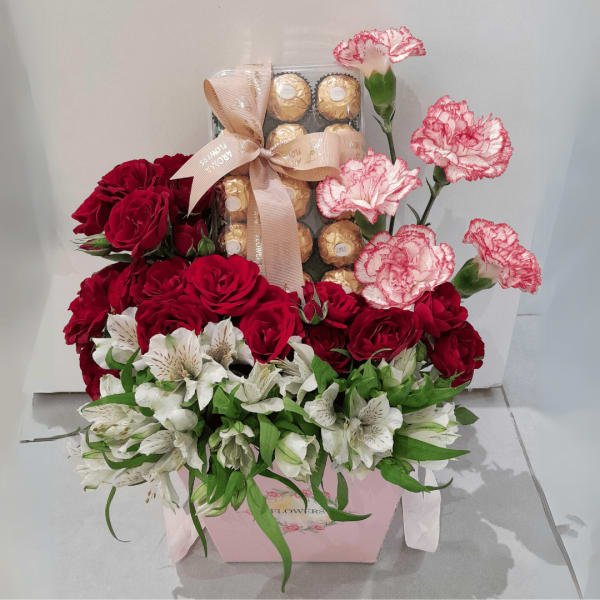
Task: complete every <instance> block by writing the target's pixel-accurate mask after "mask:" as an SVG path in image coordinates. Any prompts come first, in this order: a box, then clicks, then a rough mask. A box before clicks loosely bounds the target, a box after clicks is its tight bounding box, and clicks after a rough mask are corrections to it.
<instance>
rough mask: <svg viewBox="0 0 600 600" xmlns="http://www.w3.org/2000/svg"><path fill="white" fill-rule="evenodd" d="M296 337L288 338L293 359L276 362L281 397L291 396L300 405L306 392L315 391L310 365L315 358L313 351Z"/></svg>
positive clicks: (315, 381)
mask: <svg viewBox="0 0 600 600" xmlns="http://www.w3.org/2000/svg"><path fill="white" fill-rule="evenodd" d="M299 339H300V338H297V337H296V336H294V337H292V338H290V340H289V345H290V346H291V347H292V348H293V350H294V358H293V359H292V360H291V361H290V360H287V359H286V360H281V361H277V363H276V364H277V366H279V367H280V368H281V372H282V377H281V382H280V384H279V387H280V388H281V393H282V395H285V394H286V393H287V394H291V395H293V396H297V397H298V402H299V403H302V400H303V399H304V396H305V395H306V393H307V392H312V391H313V390H316V389H317V379H316V378H315V374H314V373H313V370H312V367H311V364H312V359H313V358H314V356H315V352H314V350H313V349H312V348H311V347H310V346H309V345H308V344H303V343H301V342H300V341H299Z"/></svg>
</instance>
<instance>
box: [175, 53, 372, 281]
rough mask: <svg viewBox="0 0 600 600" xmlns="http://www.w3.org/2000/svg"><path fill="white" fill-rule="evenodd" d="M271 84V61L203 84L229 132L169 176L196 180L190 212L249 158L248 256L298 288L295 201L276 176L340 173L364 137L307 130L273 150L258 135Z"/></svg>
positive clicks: (357, 155)
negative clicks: (250, 190)
mask: <svg viewBox="0 0 600 600" xmlns="http://www.w3.org/2000/svg"><path fill="white" fill-rule="evenodd" d="M270 85H271V65H270V63H267V64H261V65H244V66H242V67H239V68H237V69H235V70H233V71H232V72H231V73H227V74H226V75H223V76H221V77H216V78H214V79H207V80H205V81H204V93H205V95H206V99H207V101H208V103H209V105H210V107H211V108H212V110H213V112H214V114H215V115H216V116H217V118H218V119H219V121H220V122H221V123H222V124H223V126H224V127H225V129H226V130H227V133H226V134H223V135H220V136H219V137H218V138H216V139H214V140H212V141H211V142H209V143H208V144H206V146H204V147H203V148H202V149H201V150H199V151H198V152H196V154H194V156H192V158H190V159H189V160H188V161H187V162H186V163H185V164H184V165H183V166H182V167H181V168H180V169H179V171H177V173H175V175H173V177H172V179H182V178H185V177H193V178H194V180H193V183H192V191H191V194H190V205H189V209H188V210H191V208H192V207H193V206H194V205H195V204H196V202H197V201H198V200H199V199H200V198H201V197H202V196H203V195H204V193H205V192H206V191H207V190H208V189H209V188H210V187H211V186H212V185H213V184H214V183H215V182H216V181H218V180H219V179H221V178H222V177H224V176H225V175H227V173H229V172H230V171H232V170H233V169H236V168H237V167H239V166H241V165H244V164H246V163H250V185H251V186H252V191H253V194H252V195H251V196H253V197H251V199H250V204H249V206H248V216H247V219H248V222H247V230H246V231H247V258H248V259H249V260H252V261H254V262H256V263H258V265H259V266H260V268H261V271H262V273H263V274H264V275H265V277H266V278H267V279H268V281H269V282H270V283H272V284H274V285H278V286H280V287H282V288H283V289H285V290H288V291H300V289H301V288H302V285H303V276H302V262H301V259H300V245H299V242H298V229H297V223H296V217H295V214H294V207H293V204H292V201H291V199H290V197H289V195H288V193H287V191H286V188H285V187H284V185H283V184H282V183H281V180H280V179H279V175H286V176H287V177H292V178H294V179H300V180H304V181H319V180H321V179H323V178H325V177H328V176H334V177H336V176H338V175H339V169H338V167H339V164H340V163H341V162H344V161H345V160H347V159H348V158H360V157H361V156H362V155H363V154H364V148H365V142H364V138H363V136H362V135H361V134H360V133H358V132H351V131H350V132H344V133H343V134H336V133H324V132H323V133H309V134H306V135H303V136H301V137H299V138H297V139H295V140H293V141H291V142H288V143H285V144H280V145H278V146H277V147H276V148H274V149H273V150H272V151H271V150H267V149H265V148H264V147H263V146H264V137H263V132H262V126H263V121H264V117H265V113H266V110H267V103H268V99H269V89H270Z"/></svg>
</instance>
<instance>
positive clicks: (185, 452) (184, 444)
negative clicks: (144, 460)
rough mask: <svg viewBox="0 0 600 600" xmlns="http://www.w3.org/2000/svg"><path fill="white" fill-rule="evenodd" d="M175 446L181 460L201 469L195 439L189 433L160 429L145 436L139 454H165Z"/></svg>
mask: <svg viewBox="0 0 600 600" xmlns="http://www.w3.org/2000/svg"><path fill="white" fill-rule="evenodd" d="M175 448H177V449H178V450H179V451H180V452H181V456H182V457H183V460H184V461H185V462H186V464H188V465H189V466H190V467H194V468H195V469H201V468H202V465H203V464H204V463H203V462H202V459H201V458H200V456H199V455H198V448H197V446H196V439H195V438H194V437H193V436H192V435H190V434H189V433H182V432H181V431H172V430H169V429H161V430H160V431H157V432H156V433H154V434H152V435H150V436H148V437H147V438H145V439H144V440H143V441H142V442H141V444H140V449H139V453H140V454H165V453H167V452H170V451H171V450H173V449H175Z"/></svg>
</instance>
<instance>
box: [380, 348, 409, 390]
mask: <svg viewBox="0 0 600 600" xmlns="http://www.w3.org/2000/svg"><path fill="white" fill-rule="evenodd" d="M388 364H389V366H390V370H391V373H392V377H393V378H394V379H395V380H396V381H397V382H398V384H401V383H404V382H405V381H406V380H407V379H408V378H409V377H410V376H411V375H412V374H413V373H414V372H415V369H416V368H417V348H416V346H414V347H413V348H406V350H402V352H400V353H398V354H397V355H396V356H394V358H392V360H391V361H390V362H389V363H388V362H387V361H386V360H385V359H383V360H382V361H381V362H380V363H379V366H380V367H385V366H387V365H388Z"/></svg>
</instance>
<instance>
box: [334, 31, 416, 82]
mask: <svg viewBox="0 0 600 600" xmlns="http://www.w3.org/2000/svg"><path fill="white" fill-rule="evenodd" d="M424 54H425V48H424V47H423V42H422V41H421V40H419V39H417V38H416V37H414V36H413V34H412V33H411V32H410V31H409V30H408V28H407V27H391V28H389V29H384V30H383V31H378V30H377V29H372V30H371V31H361V32H360V33H357V34H356V35H354V36H353V37H351V38H350V39H349V40H347V41H345V42H340V43H339V44H338V45H337V46H336V47H335V48H334V50H333V56H334V57H335V60H337V62H339V63H340V64H341V65H343V66H344V67H348V68H351V69H360V70H361V71H362V72H363V73H364V75H365V76H366V77H368V76H369V75H371V73H373V72H374V71H378V72H379V73H385V72H386V71H387V70H388V69H389V68H390V63H397V62H400V61H402V60H404V59H405V58H408V57H409V56H423V55H424Z"/></svg>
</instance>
